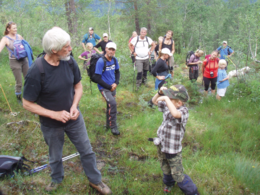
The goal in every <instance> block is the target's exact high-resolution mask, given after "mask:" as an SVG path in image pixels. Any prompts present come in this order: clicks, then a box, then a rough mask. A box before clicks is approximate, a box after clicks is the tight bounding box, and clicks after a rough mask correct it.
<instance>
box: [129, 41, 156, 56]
mask: <svg viewBox="0 0 260 195" xmlns="http://www.w3.org/2000/svg"><path fill="white" fill-rule="evenodd" d="M137 37H138V36H137ZM137 37H134V38H133V39H132V40H131V44H132V45H133V46H135V45H136V47H135V53H136V54H137V56H136V59H137V60H145V59H148V58H149V55H148V53H149V45H151V44H152V43H153V40H152V39H151V38H150V37H147V39H148V42H147V39H146V37H144V39H141V37H140V36H139V40H138V43H137V44H136V42H137Z"/></svg>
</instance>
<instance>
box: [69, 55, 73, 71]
mask: <svg viewBox="0 0 260 195" xmlns="http://www.w3.org/2000/svg"><path fill="white" fill-rule="evenodd" d="M68 63H69V66H70V69H71V70H72V72H73V69H74V68H73V65H74V61H73V59H72V57H71V56H70V59H69V61H68ZM73 73H74V72H73Z"/></svg>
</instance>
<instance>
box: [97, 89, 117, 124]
mask: <svg viewBox="0 0 260 195" xmlns="http://www.w3.org/2000/svg"><path fill="white" fill-rule="evenodd" d="M100 92H101V94H102V96H103V97H104V98H105V100H106V102H107V111H106V115H107V116H106V117H107V120H106V126H107V127H110V128H111V129H113V128H115V127H117V124H116V113H117V105H116V98H115V97H116V90H114V91H113V92H112V91H110V90H108V89H101V90H100Z"/></svg>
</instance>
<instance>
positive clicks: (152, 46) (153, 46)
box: [149, 42, 155, 55]
mask: <svg viewBox="0 0 260 195" xmlns="http://www.w3.org/2000/svg"><path fill="white" fill-rule="evenodd" d="M154 48H155V43H154V42H152V44H151V49H150V51H149V55H151V53H152V52H153V51H154Z"/></svg>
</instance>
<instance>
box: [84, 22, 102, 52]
mask: <svg viewBox="0 0 260 195" xmlns="http://www.w3.org/2000/svg"><path fill="white" fill-rule="evenodd" d="M97 40H98V42H100V41H101V38H100V37H99V36H98V35H97V34H95V33H94V28H92V27H89V29H88V33H86V34H85V35H84V36H83V40H82V43H81V44H82V47H83V48H84V50H85V51H87V48H86V46H85V44H87V43H92V45H93V46H94V47H95V46H96V41H97Z"/></svg>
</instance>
